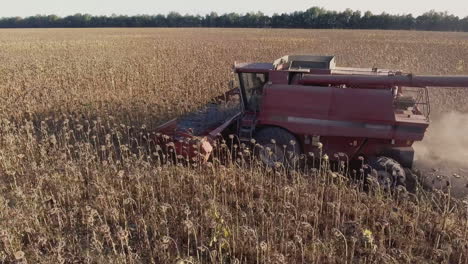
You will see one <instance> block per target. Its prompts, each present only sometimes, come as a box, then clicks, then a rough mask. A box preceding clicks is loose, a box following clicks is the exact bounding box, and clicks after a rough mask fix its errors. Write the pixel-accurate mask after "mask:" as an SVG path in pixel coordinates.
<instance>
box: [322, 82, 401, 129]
mask: <svg viewBox="0 0 468 264" xmlns="http://www.w3.org/2000/svg"><path fill="white" fill-rule="evenodd" d="M328 89H330V90H331V91H332V93H333V97H332V101H331V105H332V107H331V108H330V119H333V120H350V121H359V122H369V123H376V122H378V123H384V124H389V123H394V121H395V114H394V112H393V94H392V91H391V90H390V89H350V88H335V87H329V88H328Z"/></svg>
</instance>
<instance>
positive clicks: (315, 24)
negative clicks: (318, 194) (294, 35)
mask: <svg viewBox="0 0 468 264" xmlns="http://www.w3.org/2000/svg"><path fill="white" fill-rule="evenodd" d="M0 27H1V28H18V27H29V28H34V27H256V28H264V27H273V28H351V29H407V30H408V29H418V30H448V31H465V32H468V17H465V18H463V19H460V18H458V17H457V16H454V15H450V14H448V13H447V12H436V11H434V10H431V11H429V12H426V13H424V14H422V15H420V16H418V17H417V18H414V17H413V16H412V15H411V14H408V15H390V14H387V13H385V12H384V13H382V14H380V15H374V14H372V13H371V12H370V11H367V12H365V13H364V15H362V14H361V12H360V11H353V10H351V9H349V8H348V9H346V10H344V11H342V12H336V11H329V10H326V9H323V8H320V7H311V8H309V9H307V10H305V11H295V12H292V13H282V14H277V13H275V14H273V15H272V16H267V15H265V14H264V13H262V12H249V13H246V14H244V15H241V14H238V13H227V14H222V15H218V14H217V13H216V12H211V13H210V14H207V15H205V16H199V15H190V14H186V15H181V14H179V13H177V12H170V13H169V14H167V15H162V14H158V15H151V16H150V15H137V16H123V15H116V14H112V15H111V16H92V15H90V14H81V13H77V14H74V15H71V16H66V17H59V16H56V15H47V16H45V15H36V16H30V17H26V18H21V17H9V18H0Z"/></svg>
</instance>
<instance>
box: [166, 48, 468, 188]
mask: <svg viewBox="0 0 468 264" xmlns="http://www.w3.org/2000/svg"><path fill="white" fill-rule="evenodd" d="M234 72H235V74H236V81H237V83H238V87H236V88H233V87H232V88H233V89H231V90H230V91H229V92H227V93H226V94H225V95H223V96H220V97H219V98H217V99H216V100H215V101H214V102H212V103H209V104H208V105H206V106H205V107H203V108H202V109H200V110H199V111H197V112H193V113H190V114H188V115H186V116H183V117H181V118H178V119H176V120H171V121H169V122H168V123H166V124H164V125H162V126H160V127H159V132H160V133H163V134H165V135H167V136H166V139H169V141H172V142H173V144H174V149H175V152H176V153H177V154H178V155H182V156H184V157H185V156H189V157H193V156H194V155H200V154H201V155H203V157H204V158H205V159H208V158H209V156H210V154H211V152H212V150H213V147H212V142H213V141H214V140H216V139H217V138H219V135H223V136H226V135H227V134H228V133H232V134H236V135H237V137H238V138H239V140H240V141H243V142H247V143H248V142H251V141H252V139H255V141H256V142H257V143H259V144H261V145H263V146H264V148H263V150H261V151H259V153H258V155H259V157H260V158H261V160H262V161H263V162H264V163H266V164H273V163H275V162H290V161H291V160H292V159H293V158H294V157H297V156H298V155H300V154H306V155H307V154H310V153H314V155H315V157H317V155H320V154H319V153H321V154H327V155H329V156H330V155H334V154H336V153H341V154H342V156H344V155H343V154H345V156H347V157H348V159H349V161H355V160H358V158H359V157H363V158H364V159H366V161H367V162H368V163H369V164H371V166H372V167H373V168H374V169H375V170H376V171H378V172H379V174H380V176H381V177H384V178H385V177H387V178H391V181H392V182H394V183H398V182H403V181H404V178H405V171H404V168H411V167H412V164H413V157H414V150H413V148H412V145H413V143H414V142H415V141H420V140H422V139H423V137H424V133H425V131H426V129H427V127H428V125H429V112H430V106H429V98H428V91H427V89H426V87H429V86H430V87H468V76H415V75H412V74H404V73H402V72H400V71H392V70H383V69H377V68H369V69H366V68H346V67H336V65H335V58H334V57H333V56H311V55H295V56H284V57H282V58H280V59H278V60H276V61H275V62H274V63H242V64H235V66H234ZM271 139H275V143H272V141H271ZM266 150H268V153H267V151H266ZM291 154H293V155H291ZM386 171H391V172H392V176H389V174H388V173H386Z"/></svg>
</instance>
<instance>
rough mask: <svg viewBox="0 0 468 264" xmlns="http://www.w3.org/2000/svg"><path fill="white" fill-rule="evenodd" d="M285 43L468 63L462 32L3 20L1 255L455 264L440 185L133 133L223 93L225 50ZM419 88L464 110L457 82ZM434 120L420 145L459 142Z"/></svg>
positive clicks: (232, 57) (348, 56)
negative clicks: (262, 163) (165, 146)
mask: <svg viewBox="0 0 468 264" xmlns="http://www.w3.org/2000/svg"><path fill="white" fill-rule="evenodd" d="M292 53H313V54H334V55H336V56H337V60H338V64H339V65H342V66H356V67H369V66H373V67H374V66H375V67H385V68H399V69H402V70H405V71H412V72H414V73H423V74H468V66H467V65H466V62H467V61H468V35H467V34H459V33H434V32H396V31H385V32H382V31H342V30H265V29H251V30H244V29H222V30H220V29H54V30H2V31H0V60H1V61H2V64H1V65H0V92H1V93H0V118H1V125H0V183H1V184H0V188H1V190H0V193H1V196H0V207H1V210H0V217H1V222H0V261H2V262H18V263H21V262H23V263H25V262H26V261H28V262H29V263H51V262H61V263H64V262H73V261H75V262H100V263H105V262H110V261H113V262H116V263H127V262H128V263H147V262H154V263H173V262H175V261H176V260H179V261H184V260H185V261H187V262H188V261H191V262H202V263H205V262H225V263H239V262H240V263H255V262H261V263H263V262H265V263H266V262H268V263H273V262H276V263H300V262H304V263H327V262H355V261H359V262H363V263H366V262H368V263H373V262H383V263H430V262H433V263H439V262H445V263H468V253H467V252H468V241H467V239H468V234H467V229H468V216H467V209H468V207H467V204H466V202H465V203H463V202H462V201H458V200H452V199H451V198H450V197H449V196H447V195H445V194H442V193H440V192H435V193H425V192H418V193H417V194H415V195H413V194H407V193H405V194H401V195H403V196H408V197H406V198H404V199H403V198H402V197H400V196H398V197H396V198H395V197H389V196H388V195H386V194H384V193H382V192H380V191H379V190H377V189H376V190H375V191H371V192H369V193H365V192H360V191H359V188H358V187H356V186H353V184H351V183H349V182H348V181H346V180H345V179H343V178H341V177H340V175H339V174H334V173H329V172H328V171H327V170H321V171H310V172H309V174H310V175H309V176H305V175H301V174H295V173H292V174H291V175H286V174H285V173H278V172H274V171H264V170H262V169H261V168H260V167H251V166H249V167H244V166H242V165H234V164H224V165H221V164H219V163H217V162H216V161H214V162H213V163H212V164H211V166H205V167H201V166H197V167H194V168H187V167H181V166H166V165H162V164H160V163H159V162H158V161H157V160H158V159H157V158H156V154H157V153H153V152H151V151H148V150H147V148H146V146H144V145H142V143H141V142H145V141H144V140H143V141H142V139H143V138H144V137H145V136H147V135H148V134H151V131H152V129H153V128H154V127H155V126H156V125H157V124H159V123H161V122H162V121H164V120H167V119H169V118H172V117H176V116H179V115H181V114H183V113H186V112H188V111H191V110H193V109H195V108H196V107H197V106H199V105H200V104H202V103H205V102H206V101H207V100H209V99H210V98H212V97H214V96H216V95H218V94H220V93H222V92H223V91H225V90H226V89H227V85H226V84H227V82H228V81H229V79H230V78H231V73H230V71H231V68H230V67H231V65H232V63H233V62H234V61H272V60H273V59H275V58H277V57H279V56H281V55H285V54H292ZM430 95H431V100H432V110H433V112H434V113H436V114H438V116H444V115H445V114H446V113H447V112H450V111H456V112H457V114H451V115H452V117H453V116H455V117H454V118H455V120H453V121H454V122H450V124H453V125H454V126H455V125H456V126H459V125H460V121H462V120H466V116H465V115H464V113H466V112H468V102H467V101H468V91H467V90H463V89H451V90H448V89H444V90H442V89H441V90H431V91H430ZM436 120H441V123H440V124H442V125H441V126H436V127H437V129H434V130H433V131H430V132H429V136H428V139H429V140H428V141H427V142H426V143H425V144H424V145H423V147H424V148H430V151H429V152H431V153H432V154H434V153H437V156H438V159H439V160H440V157H442V159H444V158H445V159H446V160H453V159H454V158H453V157H452V156H451V155H450V153H460V154H457V155H455V158H459V157H460V155H464V154H465V152H464V151H463V152H457V151H459V149H463V148H464V149H466V147H468V146H467V145H465V144H466V142H465V141H466V140H464V138H465V137H464V136H463V134H459V135H458V137H459V139H460V140H459V141H456V142H458V144H452V143H453V142H454V141H453V140H455V139H456V138H457V137H450V136H446V137H444V138H443V140H442V143H440V142H439V143H437V144H436V143H432V142H437V141H438V140H439V141H440V137H438V135H437V133H440V130H439V128H438V127H443V128H447V127H449V126H450V125H449V124H447V123H444V120H447V118H438V119H436ZM450 120H451V119H450ZM456 126H455V129H456ZM463 129H464V128H463ZM447 131H450V130H447ZM462 131H463V130H462ZM444 135H446V134H444ZM444 140H445V141H444ZM116 141H117V142H118V144H119V145H118V146H117V147H116V146H115V144H114V143H111V142H116ZM452 149H453V150H454V149H457V150H454V152H452ZM325 166H326V165H325ZM311 176H312V177H311ZM188 263H189V262H188Z"/></svg>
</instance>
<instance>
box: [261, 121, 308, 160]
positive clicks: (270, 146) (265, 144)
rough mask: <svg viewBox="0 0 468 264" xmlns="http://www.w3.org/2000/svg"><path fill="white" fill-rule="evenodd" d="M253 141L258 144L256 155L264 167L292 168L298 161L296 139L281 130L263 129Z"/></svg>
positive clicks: (273, 128) (298, 151)
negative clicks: (278, 165) (281, 166)
mask: <svg viewBox="0 0 468 264" xmlns="http://www.w3.org/2000/svg"><path fill="white" fill-rule="evenodd" d="M255 140H256V142H257V143H258V144H260V146H258V147H256V148H257V150H256V154H257V156H258V158H259V159H260V160H261V161H262V163H263V164H264V165H265V166H268V167H274V166H276V165H277V164H282V165H284V166H294V164H295V163H296V162H297V161H298V158H299V155H300V149H299V145H298V142H297V139H296V137H295V136H294V135H292V134H291V133H289V132H288V131H286V130H284V129H282V128H279V127H268V128H263V129H261V130H260V131H259V132H258V133H256V134H255Z"/></svg>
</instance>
